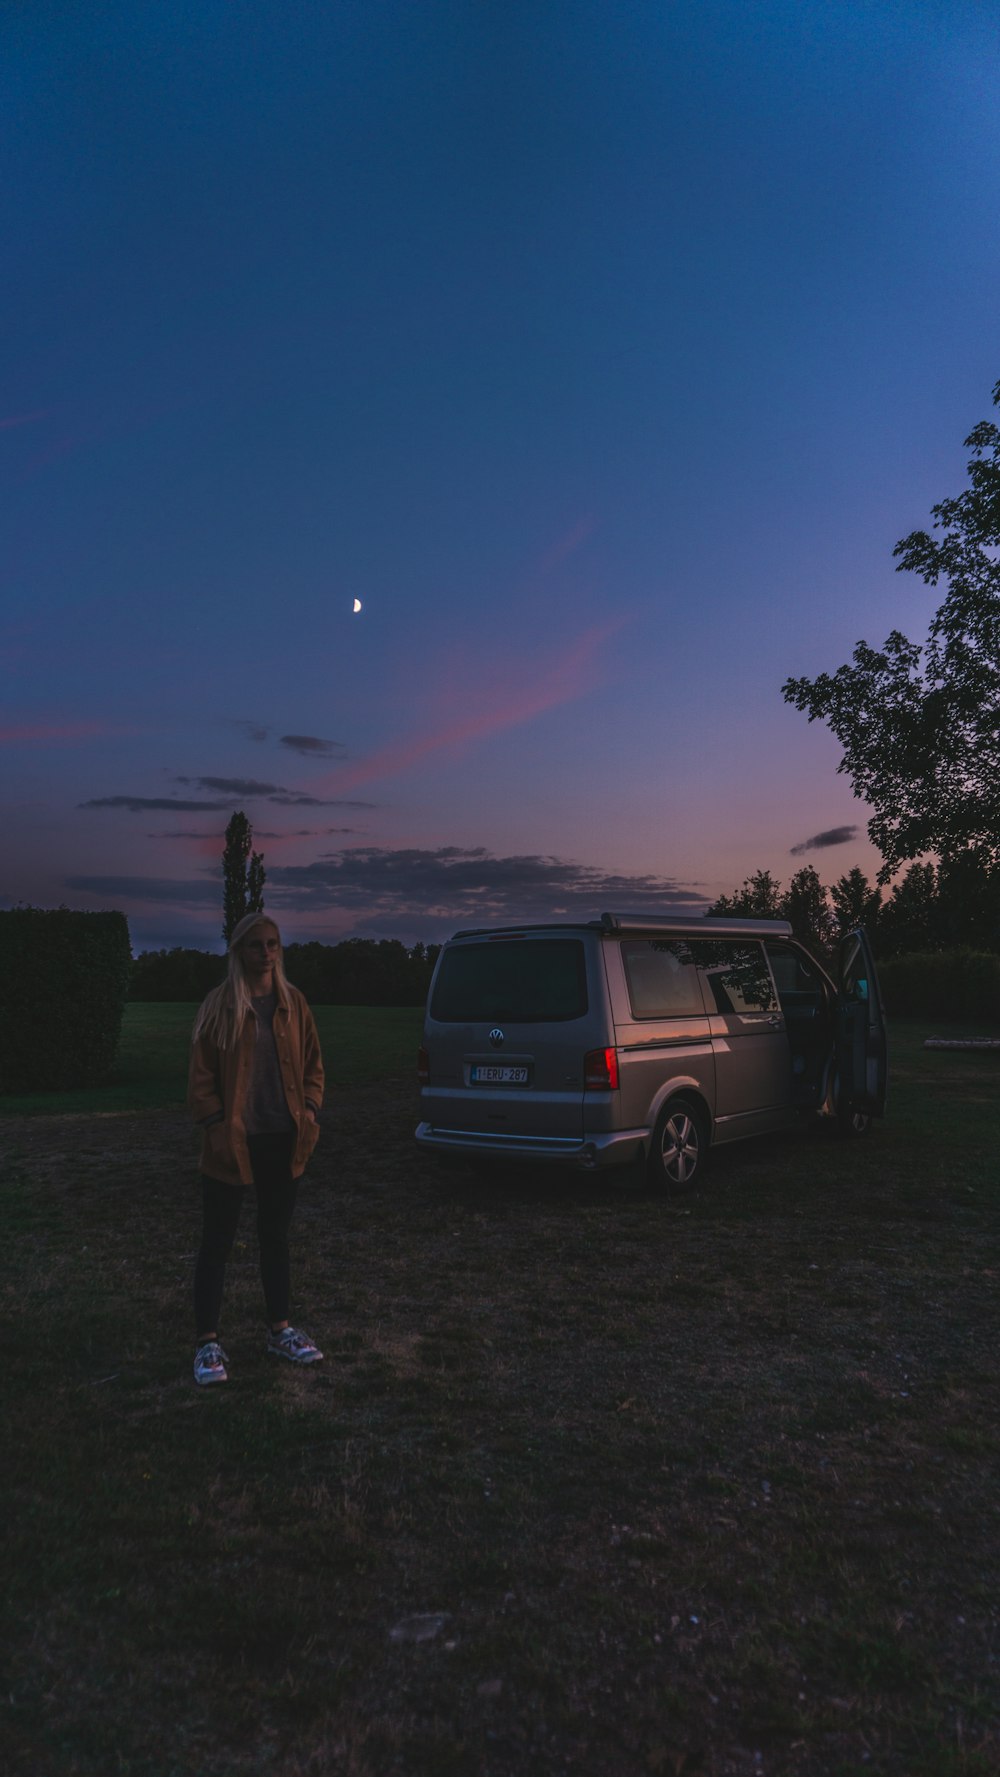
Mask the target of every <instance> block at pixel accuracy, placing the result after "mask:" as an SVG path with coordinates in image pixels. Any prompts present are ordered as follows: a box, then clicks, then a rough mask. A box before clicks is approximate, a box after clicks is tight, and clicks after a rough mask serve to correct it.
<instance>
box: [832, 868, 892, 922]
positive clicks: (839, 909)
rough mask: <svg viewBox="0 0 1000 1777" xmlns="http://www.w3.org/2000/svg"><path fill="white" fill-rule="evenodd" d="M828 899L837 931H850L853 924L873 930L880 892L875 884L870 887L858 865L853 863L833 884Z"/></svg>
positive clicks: (879, 904) (877, 915)
mask: <svg viewBox="0 0 1000 1777" xmlns="http://www.w3.org/2000/svg"><path fill="white" fill-rule="evenodd" d="M830 899H831V901H832V902H833V916H834V919H835V920H836V922H837V931H838V933H844V932H851V931H853V930H854V928H855V926H865V927H866V928H867V930H868V931H869V932H873V931H874V930H875V927H876V925H877V924H878V917H879V910H880V908H881V906H882V894H881V891H880V889H879V888H878V887H877V886H876V887H875V888H873V887H872V885H871V883H870V882H869V881H868V878H867V876H866V875H865V873H864V871H863V870H862V869H861V868H860V867H859V865H857V864H855V866H854V868H853V870H848V872H847V875H846V876H841V877H840V878H839V879H838V880H837V881H836V882H835V883H834V884H833V886H832V888H831V889H830Z"/></svg>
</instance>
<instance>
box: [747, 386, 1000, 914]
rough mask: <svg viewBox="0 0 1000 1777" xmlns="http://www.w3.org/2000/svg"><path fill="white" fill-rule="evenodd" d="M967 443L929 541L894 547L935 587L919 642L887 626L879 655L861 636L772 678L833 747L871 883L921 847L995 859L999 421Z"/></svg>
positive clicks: (908, 540)
mask: <svg viewBox="0 0 1000 1777" xmlns="http://www.w3.org/2000/svg"><path fill="white" fill-rule="evenodd" d="M993 402H994V405H995V406H1000V382H998V383H997V384H996V386H995V388H994V390H993ZM965 444H966V449H968V450H971V451H972V459H971V461H970V462H969V465H968V473H969V480H970V486H969V487H967V488H966V489H965V491H964V492H963V493H961V494H959V495H958V496H957V497H956V498H955V499H949V500H943V501H942V502H941V503H940V505H937V506H934V507H933V508H932V511H933V516H934V526H933V528H934V530H935V531H940V532H941V536H940V537H932V536H931V535H930V534H929V533H928V532H927V531H912V532H911V533H910V535H909V536H908V537H904V538H903V539H902V540H901V541H900V542H899V543H897V545H896V548H895V550H894V552H893V553H894V555H896V556H898V557H899V558H900V561H899V570H898V571H899V572H902V571H904V570H905V571H906V572H909V573H915V574H918V575H919V576H920V578H921V579H922V580H923V581H925V583H926V584H927V585H928V586H936V585H937V584H938V582H939V581H943V582H944V583H945V585H946V586H947V589H948V590H947V593H946V596H945V598H944V600H943V602H942V603H941V605H940V606H939V607H938V609H937V611H936V612H935V614H934V617H933V619H932V621H931V624H930V629H929V633H928V639H927V641H926V643H924V644H923V645H920V644H918V643H915V642H911V641H909V640H908V639H907V637H906V636H904V635H903V634H902V633H901V631H900V630H893V631H892V634H891V635H890V636H889V637H888V638H887V640H886V641H885V643H884V644H883V646H882V648H881V650H879V649H875V648H871V647H869V645H868V643H867V642H859V643H858V645H857V647H856V648H855V650H854V655H853V664H850V665H845V666H841V667H839V668H838V669H837V671H836V672H835V673H833V674H830V673H820V675H819V677H818V678H816V679H805V678H803V679H787V680H786V681H785V684H784V685H783V686H782V695H783V696H784V698H785V701H786V703H791V704H794V706H795V708H796V709H799V710H803V711H805V712H806V713H807V714H808V716H809V720H810V721H811V722H814V721H816V720H817V719H819V720H822V721H824V722H826V723H827V724H828V726H829V727H830V728H831V730H832V731H833V733H834V734H835V735H836V737H837V739H838V740H839V741H840V743H841V746H842V747H843V749H844V756H843V758H842V760H841V762H840V765H839V766H838V770H839V771H842V772H845V773H846V774H847V775H848V776H849V777H850V779H851V782H852V785H853V788H854V794H855V795H856V796H858V797H860V798H862V799H863V800H864V801H865V802H867V803H868V804H869V806H870V807H871V809H872V810H873V814H872V818H871V820H870V821H869V823H868V832H869V836H870V838H871V839H872V841H873V843H874V844H875V845H876V846H877V847H878V850H879V851H880V852H881V854H882V860H883V863H882V868H881V869H880V871H879V873H878V874H879V881H880V882H882V883H886V882H888V881H889V880H890V879H891V877H892V876H894V875H895V873H896V871H897V870H898V869H899V867H900V866H901V865H902V864H905V863H907V862H909V861H911V860H912V859H915V858H919V857H922V856H923V855H925V854H926V853H928V852H931V853H936V854H937V856H938V857H939V858H940V859H941V860H942V861H943V862H945V863H948V862H950V861H951V860H953V859H955V858H957V857H959V856H960V855H961V854H962V853H964V852H971V853H972V854H973V855H974V857H975V858H976V859H977V860H978V861H979V863H980V864H981V865H983V867H985V868H988V867H990V866H993V865H997V864H998V863H1000V560H998V559H996V555H995V552H996V550H997V547H998V546H1000V427H997V426H996V425H994V424H993V423H992V421H989V420H983V421H982V422H981V423H980V424H979V425H978V426H976V427H975V429H974V430H973V431H972V433H971V434H970V435H969V437H968V438H967V439H966V441H965Z"/></svg>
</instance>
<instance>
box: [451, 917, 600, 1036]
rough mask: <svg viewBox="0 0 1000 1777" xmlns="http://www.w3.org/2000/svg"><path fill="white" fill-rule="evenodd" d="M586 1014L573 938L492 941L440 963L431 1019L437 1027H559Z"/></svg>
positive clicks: (465, 947)
mask: <svg viewBox="0 0 1000 1777" xmlns="http://www.w3.org/2000/svg"><path fill="white" fill-rule="evenodd" d="M586 1010H587V971H586V965H585V963H584V956H583V945H582V943H581V942H580V940H579V939H578V938H494V939H490V940H488V941H487V942H486V943H483V944H456V945H455V946H454V948H453V949H449V950H446V951H445V952H444V955H443V956H442V958H441V966H440V968H439V969H438V975H437V980H436V981H435V983H434V992H433V995H432V997H431V1005H430V1015H431V1017H432V1018H436V1019H437V1020H438V1021H439V1022H440V1023H442V1024H494V1023H496V1022H497V1021H499V1020H502V1019H506V1021H507V1022H508V1024H564V1023H566V1022H568V1020H569V1019H571V1018H582V1017H583V1015H584V1013H585V1012H586Z"/></svg>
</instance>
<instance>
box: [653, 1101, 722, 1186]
mask: <svg viewBox="0 0 1000 1777" xmlns="http://www.w3.org/2000/svg"><path fill="white" fill-rule="evenodd" d="M707 1159H708V1123H707V1120H706V1118H705V1114H704V1112H703V1111H702V1109H701V1107H700V1106H699V1105H696V1104H694V1103H693V1102H692V1101H691V1100H690V1099H688V1098H671V1099H670V1100H668V1102H667V1103H666V1104H665V1105H664V1107H663V1109H662V1111H661V1112H660V1115H659V1117H658V1118H657V1120H656V1128H655V1129H654V1131H653V1139H652V1141H651V1142H650V1144H649V1153H648V1155H647V1157H646V1183H647V1185H648V1186H649V1189H650V1190H651V1191H656V1192H658V1193H660V1194H663V1195H666V1196H670V1197H672V1196H675V1195H677V1194H678V1193H680V1192H683V1191H691V1190H693V1189H694V1187H695V1186H696V1185H700V1183H701V1179H702V1174H703V1172H704V1170H705V1165H706V1162H707Z"/></svg>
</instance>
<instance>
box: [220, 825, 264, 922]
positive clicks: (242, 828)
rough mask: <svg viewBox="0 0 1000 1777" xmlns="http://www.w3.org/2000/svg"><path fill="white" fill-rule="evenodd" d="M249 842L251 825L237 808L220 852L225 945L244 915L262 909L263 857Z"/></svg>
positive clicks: (250, 840)
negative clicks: (252, 849)
mask: <svg viewBox="0 0 1000 1777" xmlns="http://www.w3.org/2000/svg"><path fill="white" fill-rule="evenodd" d="M252 845H253V828H252V827H251V825H250V822H249V821H248V820H247V817H246V815H245V814H244V813H243V810H242V809H238V810H237V812H236V813H235V814H234V815H233V817H232V819H231V821H230V823H229V825H228V827H227V828H226V849H225V851H224V852H223V854H222V881H223V888H222V936H223V937H224V939H225V941H226V943H227V944H228V943H229V940H230V938H231V937H232V935H233V932H234V931H235V929H236V927H237V926H238V925H239V923H240V920H241V919H242V918H243V916H244V914H247V913H261V912H262V911H263V907H264V880H265V878H264V858H263V854H262V853H261V852H259V851H255V852H251V850H250V847H251V846H252ZM248 859H249V867H248V864H247V860H248Z"/></svg>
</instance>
